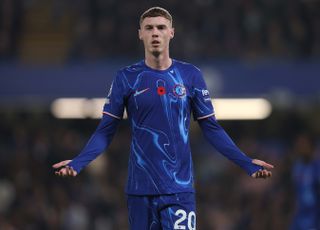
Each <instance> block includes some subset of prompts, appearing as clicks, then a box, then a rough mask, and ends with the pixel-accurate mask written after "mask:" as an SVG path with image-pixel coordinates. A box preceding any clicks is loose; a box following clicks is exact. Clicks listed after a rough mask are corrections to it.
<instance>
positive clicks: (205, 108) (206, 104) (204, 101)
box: [191, 69, 214, 120]
mask: <svg viewBox="0 0 320 230" xmlns="http://www.w3.org/2000/svg"><path fill="white" fill-rule="evenodd" d="M191 107H192V113H193V118H194V119H195V120H201V119H204V118H207V117H210V116H212V115H214V109H213V106H212V102H211V97H210V94H209V91H208V89H207V86H206V83H205V81H204V79H203V76H202V73H201V71H200V70H199V69H195V71H194V75H193V84H192V102H191Z"/></svg>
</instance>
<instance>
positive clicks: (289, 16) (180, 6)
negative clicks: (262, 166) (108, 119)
mask: <svg viewBox="0 0 320 230" xmlns="http://www.w3.org/2000/svg"><path fill="white" fill-rule="evenodd" d="M319 3H320V2H319V1H318V0H240V1H239V0H227V1H223V0H191V1H188V2H187V3H186V2H184V1H181V0H170V1H167V2H165V1H153V0H144V1H143V0H139V1H131V0H77V1H76V0H2V1H0V4H1V5H0V117H1V119H0V130H1V132H0V135H1V136H0V151H1V154H0V229H5V230H7V229H8V230H11V229H78V230H81V229H97V230H100V229H116V230H122V229H127V228H128V224H127V211H126V202H125V194H124V184H125V181H126V170H127V159H128V152H129V147H128V146H129V141H130V130H129V126H128V122H127V121H126V120H124V121H123V122H122V124H121V125H120V127H119V130H118V132H117V134H116V136H115V138H114V140H113V142H112V145H111V146H110V148H109V149H108V151H107V153H106V154H103V155H101V156H100V157H99V158H98V160H96V161H95V162H94V163H92V164H91V165H90V167H88V168H87V169H85V170H84V172H82V173H81V174H80V175H79V176H78V177H76V178H75V179H61V178H57V177H55V176H54V172H53V170H52V169H51V165H52V164H53V163H55V162H58V161H60V160H64V159H70V158H72V157H73V156H75V154H77V153H78V152H79V151H80V150H81V148H82V147H83V146H84V145H85V143H86V141H87V140H88V138H89V136H90V134H91V133H92V132H93V131H94V129H95V127H96V125H97V123H98V120H97V119H91V118H90V116H89V115H88V114H89V113H90V111H89V113H88V107H90V109H93V108H94V107H92V103H87V104H86V103H85V105H87V106H85V109H84V108H80V110H77V111H82V112H83V110H85V111H86V112H85V115H84V116H83V117H82V119H79V118H69V119H59V118H57V117H55V116H54V114H53V113H52V103H53V102H54V101H55V100H56V99H58V98H82V99H86V100H85V101H86V102H92V100H91V99H92V98H104V97H105V96H106V94H107V91H108V88H109V85H110V82H111V80H112V78H113V76H114V74H115V71H116V70H117V69H118V68H120V67H122V66H125V65H127V64H130V63H132V62H136V61H138V60H140V59H141V58H143V47H142V45H141V44H140V43H139V41H138V38H137V28H138V17H139V16H140V14H141V13H142V12H143V11H144V10H145V9H147V8H148V7H150V6H154V5H159V6H163V7H165V8H167V9H168V10H169V11H170V12H171V13H172V14H173V17H174V26H175V28H176V36H175V38H174V40H173V41H172V44H171V47H172V48H171V49H172V50H171V54H172V57H174V58H177V59H181V60H185V61H187V62H192V63H194V64H196V65H197V66H199V67H200V68H201V69H202V70H203V72H204V74H205V78H206V81H207V84H208V88H209V89H210V91H211V94H212V95H213V96H214V97H215V98H217V99H220V98H264V99H266V100H267V101H268V102H269V103H270V105H271V108H272V110H271V113H270V114H268V115H267V116H266V117H265V118H264V119H245V120H243V119H240V120H239V119H237V118H233V119H230V120H224V119H221V121H220V123H221V124H222V126H223V127H224V128H225V129H226V131H227V132H228V133H229V134H230V135H231V137H232V138H233V139H234V140H235V142H236V143H237V144H238V145H239V146H240V148H241V149H242V150H243V151H244V152H246V153H248V154H249V155H250V156H251V157H254V158H261V159H264V160H266V161H269V162H271V163H273V164H274V165H275V166H276V168H275V170H274V171H273V172H274V177H273V178H272V179H271V180H267V181H256V180H252V179H250V178H249V177H248V176H247V175H246V174H245V173H244V172H243V171H241V170H240V169H239V168H237V167H236V166H234V165H233V164H231V163H230V162H228V161H227V160H225V159H224V158H223V157H221V156H220V155H219V154H218V153H216V152H215V150H214V149H213V148H212V147H211V146H210V145H209V144H208V143H206V141H205V140H204V139H203V137H202V135H201V134H200V133H201V130H199V128H198V126H197V124H196V123H195V122H193V123H192V132H191V143H192V148H193V158H194V161H195V171H196V180H197V183H196V188H197V202H198V210H197V211H198V214H197V222H198V228H199V229H202V230H206V229H208V230H211V229H213V230H214V229H218V230H229V229H239V230H240V229H246V230H248V229H252V230H260V229H288V228H289V226H290V223H291V221H292V218H293V214H294V210H295V208H296V203H295V198H294V195H295V190H294V186H293V184H292V165H293V164H294V162H295V159H296V155H297V152H298V148H299V147H297V146H298V144H297V143H296V142H295V137H296V136H298V135H299V134H301V133H307V134H309V135H311V136H312V137H314V138H316V139H317V138H318V137H319V134H320V120H319V117H320V90H319V86H320V4H319ZM248 109H249V108H248V107H245V106H240V108H237V110H238V111H239V113H240V112H241V111H246V110H248ZM96 110H97V111H98V112H100V110H101V108H99V107H98V108H96ZM96 110H95V111H96ZM220 110H221V109H220ZM217 112H219V111H217ZM234 113H235V114H237V112H234ZM317 141H319V139H317ZM300 147H301V145H300ZM303 147H304V145H302V148H303ZM306 148H307V147H306ZM317 149H319V148H317ZM315 151H316V152H319V151H317V150H315Z"/></svg>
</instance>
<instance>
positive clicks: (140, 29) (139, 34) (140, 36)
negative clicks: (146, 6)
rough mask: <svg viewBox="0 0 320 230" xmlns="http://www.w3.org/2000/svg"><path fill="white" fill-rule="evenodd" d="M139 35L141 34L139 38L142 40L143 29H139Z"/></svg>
mask: <svg viewBox="0 0 320 230" xmlns="http://www.w3.org/2000/svg"><path fill="white" fill-rule="evenodd" d="M138 36H139V39H140V40H142V32H141V29H139V30H138Z"/></svg>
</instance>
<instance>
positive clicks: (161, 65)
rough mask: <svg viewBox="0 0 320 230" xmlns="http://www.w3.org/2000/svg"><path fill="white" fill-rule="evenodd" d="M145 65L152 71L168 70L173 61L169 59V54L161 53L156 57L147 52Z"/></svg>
mask: <svg viewBox="0 0 320 230" xmlns="http://www.w3.org/2000/svg"><path fill="white" fill-rule="evenodd" d="M145 63H146V65H147V66H149V67H150V68H152V69H156V70H166V69H168V68H169V67H170V66H171V64H172V59H171V58H170V57H169V54H162V53H160V54H159V55H156V54H151V53H147V52H146V55H145Z"/></svg>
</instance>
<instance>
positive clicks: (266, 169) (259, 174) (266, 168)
mask: <svg viewBox="0 0 320 230" xmlns="http://www.w3.org/2000/svg"><path fill="white" fill-rule="evenodd" d="M252 163H253V164H256V165H259V166H261V167H262V168H263V169H260V170H258V171H256V172H254V173H253V174H252V175H251V176H252V177H253V178H264V179H266V178H268V177H272V172H271V171H270V169H273V168H274V166H273V165H272V164H269V163H267V162H264V161H262V160H258V159H253V160H252Z"/></svg>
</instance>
